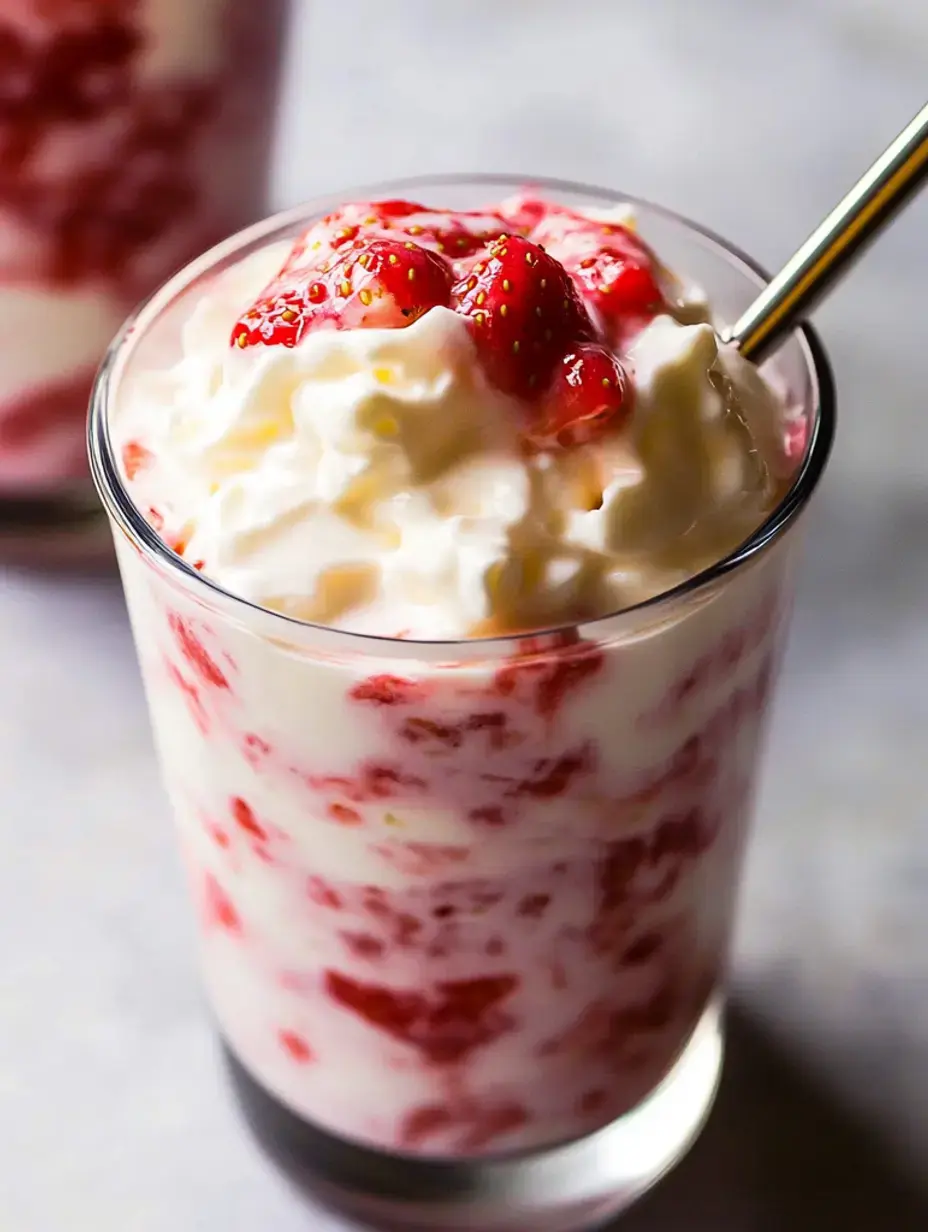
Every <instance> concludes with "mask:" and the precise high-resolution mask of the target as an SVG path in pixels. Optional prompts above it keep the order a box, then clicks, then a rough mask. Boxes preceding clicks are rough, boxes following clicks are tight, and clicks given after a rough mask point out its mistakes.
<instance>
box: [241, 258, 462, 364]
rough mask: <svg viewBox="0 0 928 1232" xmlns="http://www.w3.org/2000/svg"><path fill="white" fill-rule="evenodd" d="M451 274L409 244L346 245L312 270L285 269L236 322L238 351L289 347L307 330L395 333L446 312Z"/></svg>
mask: <svg viewBox="0 0 928 1232" xmlns="http://www.w3.org/2000/svg"><path fill="white" fill-rule="evenodd" d="M452 281H453V278H452V273H451V267H450V265H449V264H448V262H447V261H445V260H444V258H443V257H441V256H439V255H438V254H437V253H433V252H429V251H427V250H426V249H425V248H420V247H419V246H418V245H417V244H414V243H413V242H412V241H411V240H405V241H402V240H399V239H396V240H393V239H375V240H369V241H364V240H361V239H354V240H351V241H350V242H349V241H345V242H344V243H343V244H342V245H341V246H340V247H339V249H338V252H337V254H336V256H335V259H334V260H332V261H324V262H323V263H322V265H321V266H319V267H318V269H314V268H313V267H311V266H310V267H308V268H306V269H304V270H298V269H289V270H287V269H285V270H284V272H283V273H281V274H280V275H279V276H278V277H277V279H275V281H274V282H272V283H271V285H270V286H269V287H268V288H267V289H266V290H265V291H264V292H263V293H262V294H261V296H260V297H259V298H258V300H257V301H256V302H255V303H254V304H252V306H251V307H250V308H249V309H248V311H247V312H246V313H245V314H244V315H243V316H242V317H241V318H240V319H239V320H238V321H237V322H236V324H235V327H234V329H233V331H232V339H231V341H232V343H233V344H234V345H236V346H239V347H241V348H243V349H244V348H246V347H249V346H256V345H258V344H261V343H263V344H264V345H265V346H287V347H292V346H296V344H297V343H298V342H299V341H300V339H301V338H302V337H303V336H304V335H305V334H306V333H307V332H308V331H309V330H311V329H318V328H320V327H328V328H330V329H358V328H360V329H373V328H380V329H396V328H401V327H402V326H404V325H411V324H412V322H413V321H415V320H416V319H417V318H418V317H420V316H422V315H423V313H425V312H428V310H429V309H430V308H434V307H435V306H437V305H443V306H447V304H448V303H449V299H450V293H451V284H452Z"/></svg>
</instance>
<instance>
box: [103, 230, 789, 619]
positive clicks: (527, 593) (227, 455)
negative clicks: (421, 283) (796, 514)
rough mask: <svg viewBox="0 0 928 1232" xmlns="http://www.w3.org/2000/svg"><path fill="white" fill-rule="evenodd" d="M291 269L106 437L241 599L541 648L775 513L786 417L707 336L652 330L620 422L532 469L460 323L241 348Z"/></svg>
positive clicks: (239, 284) (129, 400) (234, 278)
mask: <svg viewBox="0 0 928 1232" xmlns="http://www.w3.org/2000/svg"><path fill="white" fill-rule="evenodd" d="M627 217H628V216H627V214H624V215H623V221H626V220H627ZM288 248H289V246H288V245H286V244H285V245H271V246H269V247H268V248H266V249H265V250H262V251H260V252H258V253H256V254H254V255H252V256H251V257H249V258H247V259H245V260H243V261H242V262H240V263H239V264H238V265H237V266H235V267H234V268H232V269H231V270H229V271H228V272H226V273H225V274H223V275H221V276H220V277H219V278H218V279H217V280H216V281H215V282H214V283H213V284H212V285H211V286H210V287H209V288H208V289H207V290H206V291H205V292H204V294H203V296H202V298H201V299H200V301H199V302H198V304H197V305H196V308H195V310H194V311H193V313H192V314H191V316H190V317H189V319H188V320H187V322H186V325H185V328H184V330H183V337H182V355H181V358H180V359H179V360H178V362H177V363H176V364H174V366H172V367H170V368H168V369H166V370H161V371H156V372H151V373H146V374H143V375H142V376H140V377H137V378H136V379H135V380H134V381H133V382H132V383H131V384H130V386H129V387H128V389H127V390H126V392H125V394H124V397H123V400H122V405H121V407H120V409H119V413H118V415H117V417H116V422H115V427H114V431H115V435H116V440H117V444H118V445H122V446H125V445H126V444H129V443H132V445H133V446H141V447H142V449H143V450H144V451H146V454H145V456H146V459H147V461H146V465H144V466H143V467H140V468H135V473H134V475H133V477H132V478H131V486H132V490H133V493H134V496H135V498H136V501H137V503H138V504H139V506H140V507H141V508H142V509H151V510H154V511H155V517H156V519H157V524H158V525H159V526H161V527H163V533H164V535H165V538H166V539H167V541H168V542H169V543H171V544H172V545H174V546H175V547H176V549H177V550H178V551H179V552H180V553H181V554H182V555H183V556H184V558H185V559H186V560H188V561H189V562H191V563H193V564H195V565H196V567H197V568H199V569H201V570H202V571H203V572H204V573H205V574H206V575H208V576H209V577H211V578H212V579H214V580H215V581H216V582H218V583H219V584H220V585H222V586H223V587H224V588H225V589H227V590H229V591H231V592H233V593H235V594H238V595H240V596H242V597H244V598H246V599H249V600H251V601H253V602H255V603H257V604H260V605H262V606H265V607H267V608H270V609H273V610H277V611H281V612H284V613H287V614H288V615H292V616H296V617H299V618H302V619H305V620H309V621H313V622H318V623H324V624H330V625H335V626H338V627H341V628H344V629H347V630H352V631H358V632H371V633H380V634H385V635H394V636H408V637H415V638H454V637H460V636H474V635H481V634H484V635H489V634H494V633H502V632H507V631H510V630H514V629H530V628H540V627H544V626H547V625H552V624H556V623H559V622H564V621H568V620H573V619H578V618H591V617H594V616H599V615H604V614H606V613H608V612H611V611H615V610H618V609H620V608H622V607H624V606H627V605H629V604H631V603H635V602H638V601H641V600H642V599H645V598H648V597H651V596H653V595H656V594H658V593H660V592H662V591H664V590H666V589H668V588H670V587H672V586H674V585H676V584H677V583H678V582H680V581H682V580H683V579H685V578H686V577H687V576H689V575H691V574H693V573H695V572H698V571H699V570H700V569H702V568H704V567H705V566H707V565H708V564H710V563H712V561H714V560H717V559H719V558H720V557H721V556H722V555H724V554H725V553H727V552H728V551H730V550H732V549H733V548H734V547H736V546H737V544H738V543H739V542H742V541H743V540H744V539H745V538H746V537H747V536H748V535H749V534H750V533H751V532H752V530H754V529H755V528H756V526H757V525H758V524H759V523H760V522H761V521H762V520H763V518H764V516H765V514H766V513H767V511H769V509H770V508H771V507H772V504H773V503H774V500H775V498H776V496H777V494H778V492H779V491H780V490H781V486H782V482H783V480H784V478H785V476H786V471H787V464H786V459H785V454H784V448H783V423H784V408H783V404H782V401H781V399H780V398H779V397H778V395H777V394H776V393H775V392H774V390H773V389H772V388H771V387H770V386H769V385H768V384H767V383H766V381H765V380H764V378H763V377H762V376H761V374H760V373H759V372H758V371H757V370H756V369H755V368H754V367H753V366H752V365H751V364H749V363H747V362H746V361H744V360H742V359H741V358H740V357H739V356H738V355H737V353H736V352H734V351H733V350H732V349H731V348H728V347H726V346H724V345H722V344H720V342H719V340H718V337H717V335H716V333H715V331H714V330H713V328H712V326H711V325H710V324H707V323H705V322H697V323H695V324H684V323H681V321H679V320H677V319H676V318H674V317H671V316H669V315H662V316H659V317H657V318H656V319H655V320H654V321H652V322H651V324H650V325H648V326H647V327H646V328H645V329H644V330H643V331H642V332H641V333H640V334H638V335H637V337H636V338H635V339H634V341H633V343H632V345H631V347H630V349H629V351H628V353H627V354H626V355H624V356H623V363H624V364H625V366H626V367H627V368H628V370H629V371H630V372H631V373H632V375H633V380H634V410H633V413H632V415H631V416H630V418H629V419H628V420H627V422H625V423H624V424H623V425H622V426H621V427H620V428H617V429H616V430H610V431H608V432H606V433H605V434H604V435H603V436H602V437H601V438H600V439H598V440H596V441H595V442H594V443H591V444H589V445H584V446H577V447H572V448H569V449H563V450H555V451H551V452H538V451H534V452H528V451H527V450H526V448H525V446H524V442H523V438H522V435H521V432H520V428H521V426H522V424H523V422H524V420H523V414H524V412H523V410H522V408H521V407H520V406H519V405H517V404H516V403H514V402H513V401H512V400H511V399H509V398H508V397H507V396H505V395H504V394H502V393H501V392H499V391H498V390H497V389H495V388H494V387H492V386H491V385H490V384H489V383H488V382H487V381H486V379H485V378H484V376H483V371H482V368H481V365H480V363H479V361H478V356H477V354H476V349H475V347H474V344H473V342H472V339H471V334H470V332H469V330H468V326H467V322H466V321H465V319H464V318H463V317H461V316H460V315H458V314H457V313H455V312H453V311H451V310H450V309H446V308H441V307H435V308H432V309H431V310H430V311H428V312H427V313H425V315H424V316H422V317H421V318H420V319H419V320H417V321H415V322H414V323H413V324H411V325H410V326H408V327H406V328H403V329H350V330H336V329H324V330H320V331H317V332H314V333H310V334H308V335H307V336H305V337H304V338H303V339H302V340H301V342H300V344H299V345H298V346H296V347H289V348H288V347H279V346H278V347H263V346H258V347H251V348H248V349H247V350H240V349H238V348H236V347H231V346H230V345H229V338H230V330H231V327H232V324H233V322H234V321H235V320H236V317H237V316H238V314H239V313H240V311H241V310H243V309H244V308H245V307H246V306H247V305H248V304H249V303H250V302H251V301H253V300H254V298H255V296H256V295H257V294H258V293H259V292H260V291H261V289H262V288H263V287H264V286H266V285H267V283H268V281H269V280H270V279H271V278H272V277H273V276H274V274H275V273H276V271H277V270H278V269H279V268H280V267H281V264H282V262H283V260H284V259H285V257H286V255H287V252H288ZM681 285H682V284H681Z"/></svg>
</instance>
